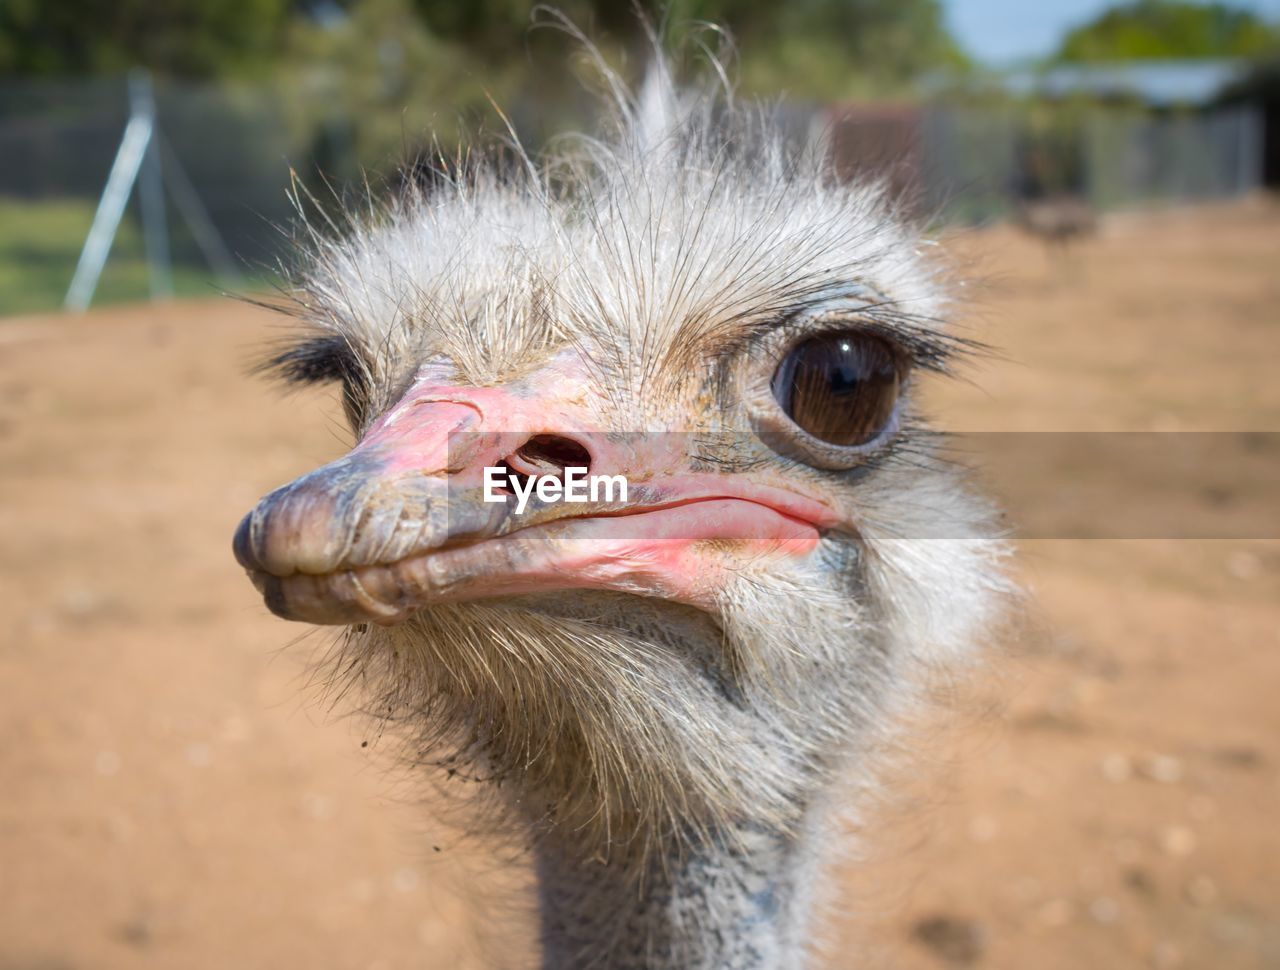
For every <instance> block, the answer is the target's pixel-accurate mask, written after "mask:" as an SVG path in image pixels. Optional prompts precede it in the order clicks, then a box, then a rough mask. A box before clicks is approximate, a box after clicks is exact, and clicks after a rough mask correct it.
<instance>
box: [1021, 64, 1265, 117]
mask: <svg viewBox="0 0 1280 970" xmlns="http://www.w3.org/2000/svg"><path fill="white" fill-rule="evenodd" d="M1247 67H1248V65H1247V63H1246V62H1245V61H1241V60H1227V59H1224V60H1195V61H1126V62H1122V63H1116V64H1088V65H1085V64H1080V65H1077V64H1071V65H1062V66H1059V67H1052V68H1048V69H1045V70H1039V71H1031V70H1027V71H1014V72H1012V73H1009V74H1005V75H1002V76H1001V77H999V78H998V79H997V81H996V83H997V84H999V85H1000V86H1001V87H1003V88H1004V89H1005V90H1006V91H1009V92H1010V93H1012V94H1021V95H1026V94H1041V95H1048V96H1050V97H1062V96H1065V95H1069V94H1093V95H1098V96H1102V97H1106V96H1115V95H1130V96H1134V97H1138V98H1141V99H1142V100H1143V101H1146V102H1147V103H1149V104H1153V105H1161V106H1164V105H1172V104H1205V103H1206V102H1209V101H1212V100H1213V99H1214V98H1215V97H1217V96H1218V95H1219V94H1221V93H1222V91H1223V89H1225V88H1226V87H1227V86H1228V85H1229V84H1231V83H1232V82H1233V81H1236V80H1239V79H1240V78H1241V77H1242V76H1243V75H1244V73H1245V71H1246V70H1247Z"/></svg>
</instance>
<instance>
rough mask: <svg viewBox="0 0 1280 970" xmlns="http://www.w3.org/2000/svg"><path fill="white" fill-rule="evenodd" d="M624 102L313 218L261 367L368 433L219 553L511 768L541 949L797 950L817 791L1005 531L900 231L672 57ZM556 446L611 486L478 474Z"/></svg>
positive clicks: (983, 587)
mask: <svg viewBox="0 0 1280 970" xmlns="http://www.w3.org/2000/svg"><path fill="white" fill-rule="evenodd" d="M616 100H617V104H616V115H615V121H616V124H615V125H614V126H613V127H611V129H610V132H609V135H608V137H605V138H600V139H591V140H587V139H584V140H582V141H580V142H577V143H575V146H576V147H573V148H572V150H566V151H563V152H561V153H560V154H559V155H558V156H556V157H554V158H552V159H550V160H549V161H547V162H546V163H544V164H542V165H535V164H533V163H532V162H531V161H529V160H528V159H527V158H526V157H524V156H523V155H521V156H520V158H521V161H522V166H523V167H521V168H519V169H518V170H517V171H515V172H513V171H511V170H510V169H509V168H506V169H503V168H502V167H500V166H495V165H489V164H485V163H483V162H480V163H475V164H472V165H469V166H466V167H465V168H466V171H463V172H460V173H457V174H456V177H452V178H451V179H450V180H449V181H448V183H447V184H446V185H445V186H444V187H440V186H437V187H435V188H434V189H433V190H431V191H430V192H425V191H424V192H416V191H410V192H408V193H406V194H403V195H401V196H400V197H399V198H398V199H396V200H395V201H393V202H392V203H390V204H389V205H388V206H386V207H383V208H379V209H377V210H376V211H374V212H372V213H369V214H367V215H366V216H364V217H362V218H360V219H356V220H353V222H354V225H353V226H352V227H351V230H350V231H349V232H348V233H346V234H344V235H342V236H341V237H334V236H328V235H321V234H318V233H317V234H315V235H314V237H313V240H312V245H311V250H312V253H311V259H310V262H309V264H308V265H309V268H308V269H306V270H305V272H304V274H303V275H302V277H301V278H300V280H299V289H298V292H299V295H298V297H297V304H296V307H295V312H297V313H298V315H299V316H301V317H303V318H304V319H305V321H306V323H307V332H306V333H305V334H304V335H303V336H302V337H301V338H300V339H299V340H298V342H297V343H296V344H293V345H291V346H290V347H289V348H287V349H286V350H284V352H282V353H280V354H279V356H277V357H276V358H275V360H274V362H273V363H274V366H275V368H276V369H277V370H278V371H279V373H280V374H281V375H283V376H284V377H285V378H287V379H289V380H291V381H301V382H311V381H329V380H333V381H337V382H340V383H341V386H342V391H343V400H344V403H345V409H346V412H347V416H348V418H349V420H350V423H351V426H352V430H353V432H354V435H355V439H356V445H355V448H354V450H352V451H351V452H350V453H349V454H347V455H346V456H345V457H343V458H340V459H338V460H337V461H334V462H332V463H331V464H328V465H325V466H324V467H321V468H319V469H317V470H315V471H312V472H311V473H309V474H307V475H304V476H303V477H302V478H300V479H298V480H297V481H295V482H293V483H292V484H289V485H286V486H284V487H282V488H280V489H277V490H276V491H274V492H272V493H271V494H269V495H268V496H266V497H265V498H264V499H263V500H262V501H261V502H260V503H259V504H258V505H257V507H256V508H254V509H253V510H252V511H251V512H250V513H249V515H247V516H246V517H245V519H244V521H243V522H242V524H241V526H240V528H239V530H238V532H237V534H236V538H235V551H236V555H237V557H238V559H239V561H240V562H241V564H242V565H243V566H244V567H245V568H246V570H247V571H248V572H249V574H250V576H251V578H252V579H253V581H254V583H255V584H256V585H257V587H258V589H259V590H260V591H261V592H262V593H263V595H264V597H265V599H266V603H267V605H268V606H269V607H270V609H271V610H272V611H273V612H275V613H276V614H278V615H279V616H282V617H284V618H286V619H292V620H300V621H304V622H310V623H321V624H335V625H340V626H345V627H346V633H345V638H344V640H343V641H342V644H343V646H342V649H343V664H344V669H347V670H348V671H354V672H355V673H354V674H353V676H356V677H358V679H359V680H360V682H361V684H362V685H364V687H365V688H366V689H368V690H372V691H374V692H375V694H376V702H375V706H376V708H377V710H378V711H380V712H382V713H384V714H386V715H388V716H395V717H399V718H401V719H402V721H403V723H404V724H406V725H408V730H410V731H411V732H412V741H413V744H414V746H415V752H416V753H417V754H418V755H420V760H422V761H423V762H429V763H431V764H433V765H435V766H436V767H438V768H441V769H443V771H444V772H445V773H446V775H447V776H448V777H449V778H451V779H453V780H454V781H455V782H458V783H461V782H462V781H464V780H473V781H474V780H477V779H482V780H484V781H486V782H489V783H490V784H488V785H474V786H472V787H474V788H486V789H487V790H488V791H489V792H490V795H491V798H490V801H491V802H496V803H497V805H498V807H499V809H500V811H501V812H502V813H503V814H504V815H505V816H506V817H508V818H509V819H511V820H512V821H513V822H514V823H515V825H516V826H518V828H519V829H520V831H521V832H522V833H524V834H525V836H526V837H527V839H528V844H529V845H531V847H532V852H533V856H534V859H535V866H536V870H537V873H538V876H539V884H540V894H541V903H542V912H543V938H544V949H545V952H546V958H545V959H546V960H547V965H548V966H579V965H583V966H585V965H600V966H610V967H631V966H635V967H641V966H644V967H659V966H660V967H668V966H669V967H694V966H708V967H709V966H722V965H723V966H775V965H777V966H794V965H796V961H797V960H798V959H799V953H800V952H801V950H802V949H803V946H804V939H805V935H806V931H805V929H804V914H805V913H806V912H807V910H808V907H809V902H810V896H811V887H812V884H813V879H812V878H811V877H812V875H813V872H812V870H813V867H814V864H815V862H816V860H817V858H818V856H819V854H820V851H819V847H818V838H819V836H820V833H821V832H822V831H824V828H825V826H826V825H827V824H828V821H829V819H830V816H831V814H832V812H831V810H832V808H833V807H841V806H843V801H844V800H843V799H842V798H839V797H836V795H834V794H833V793H835V792H839V791H841V790H843V786H844V785H846V784H847V783H855V784H856V783H857V782H859V781H860V780H862V779H863V778H864V777H865V774H866V759H865V755H866V753H867V752H868V751H869V750H870V749H871V747H872V746H873V745H874V744H875V743H876V742H877V741H878V740H879V739H880V738H881V736H882V735H883V734H884V733H885V731H886V729H887V727H888V725H889V724H890V723H891V721H892V719H893V717H894V716H895V714H896V713H898V712H899V711H900V710H901V708H902V707H903V706H904V702H906V701H908V700H909V699H910V698H911V697H912V695H913V693H914V688H915V685H918V684H919V683H920V682H921V679H922V676H921V675H922V673H923V672H924V671H926V670H927V669H928V668H930V667H931V666H934V665H937V664H941V663H946V662H949V661H952V660H954V659H956V658H959V657H961V656H964V655H965V654H966V652H967V650H968V648H969V645H970V644H971V643H972V642H973V641H974V640H975V637H976V636H977V635H978V634H979V633H980V632H981V631H982V630H983V628H984V627H985V626H986V625H987V624H988V622H989V621H990V620H991V619H992V616H993V611H994V610H995V608H996V604H997V602H998V599H999V596H998V592H999V589H1000V585H1001V583H1000V579H999V563H998V560H999V559H1000V556H1001V552H1002V547H1001V545H1000V542H999V541H998V540H997V539H996V538H995V531H996V530H995V526H994V524H993V523H994V520H993V517H992V515H991V514H990V512H989V511H988V510H987V508H986V506H985V505H984V504H983V503H982V502H980V501H978V500H976V499H974V498H971V497H970V496H969V495H968V493H967V492H966V490H965V489H964V487H963V485H962V482H961V479H960V477H959V475H958V474H957V472H956V471H955V470H954V469H953V468H952V467H950V466H949V465H948V464H947V463H946V462H944V461H942V460H940V459H939V458H937V457H935V456H934V455H933V454H932V452H931V448H930V445H929V443H928V440H927V437H926V436H925V433H924V430H923V424H922V418H921V416H920V415H919V414H918V413H917V408H916V406H915V405H914V403H913V396H914V394H915V391H916V388H917V385H918V382H919V381H920V380H921V378H922V377H923V376H924V375H925V374H926V372H943V371H945V370H946V366H947V363H948V361H949V360H950V359H951V358H952V357H953V355H954V354H955V352H956V351H957V350H958V349H959V343H958V341H957V340H956V339H955V338H954V337H952V336H948V334H947V331H946V327H945V326H944V324H943V322H942V321H943V319H944V317H945V304H944V302H943V297H942V295H941V292H940V286H939V282H938V280H939V277H938V272H937V270H936V268H935V267H934V266H932V265H931V264H930V263H929V262H928V261H927V260H926V258H925V257H924V256H923V255H922V251H921V250H922V246H921V241H920V239H919V237H918V235H917V234H916V232H915V231H914V230H913V229H912V228H911V227H910V226H908V225H907V224H905V223H904V221H903V220H901V219H900V218H898V216H897V214H896V213H895V212H894V210H893V208H892V207H891V206H890V205H889V204H888V203H887V202H886V201H885V200H884V199H883V198H882V196H881V194H880V193H879V192H878V191H877V190H876V189H874V188H871V187H866V186H850V185H846V184H836V183H834V182H833V181H832V180H831V179H830V177H829V176H828V174H827V172H826V171H825V170H824V166H823V164H822V158H821V154H820V153H818V152H812V151H805V150H801V149H797V150H794V151H793V150H791V149H789V148H788V146H787V145H786V144H785V142H784V140H783V139H782V138H781V137H780V136H779V135H778V134H776V133H775V132H774V131H773V130H772V129H771V127H770V125H769V123H768V122H767V120H765V119H764V117H763V116H762V115H760V114H752V113H750V112H742V111H731V110H729V109H728V108H725V107H723V106H721V107H713V106H712V100H711V99H710V98H705V97H698V98H689V97H687V96H682V95H680V94H678V93H677V92H676V91H675V90H674V88H673V87H672V84H671V82H670V80H669V78H668V77H667V75H666V74H665V73H663V72H662V71H661V70H659V71H657V72H656V73H655V74H654V75H653V76H652V77H651V79H650V81H649V82H647V83H646V85H645V90H644V93H643V94H642V96H640V97H639V98H637V99H632V98H631V97H630V96H629V95H628V94H627V93H626V92H625V91H624V90H623V89H622V88H621V87H620V86H617V87H616ZM570 467H580V468H586V469H588V471H589V473H590V474H591V475H608V476H624V477H625V479H626V482H627V485H628V488H627V496H626V498H625V499H621V498H620V494H619V493H620V490H616V491H615V493H614V494H613V496H612V499H611V500H610V499H609V498H607V497H604V496H603V495H598V496H597V501H594V502H592V501H587V502H585V503H570V502H564V501H551V500H548V501H540V500H539V499H538V498H537V497H536V495H535V496H534V497H531V498H530V499H529V501H528V502H527V504H526V507H525V508H524V510H523V512H518V511H517V505H518V501H517V499H516V498H515V497H514V496H513V495H508V496H506V498H505V499H504V500H503V501H499V502H493V501H485V496H484V476H485V469H486V468H498V469H501V476H502V479H503V481H504V482H505V483H506V486H507V491H516V490H519V489H520V488H521V487H522V486H527V484H528V482H529V480H530V479H539V478H541V479H545V478H547V477H548V476H551V477H554V476H560V475H562V474H563V473H564V470H565V469H566V468H570ZM492 497H493V496H492V495H490V498H492ZM499 497H501V496H499Z"/></svg>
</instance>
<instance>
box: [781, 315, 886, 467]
mask: <svg viewBox="0 0 1280 970" xmlns="http://www.w3.org/2000/svg"><path fill="white" fill-rule="evenodd" d="M900 383H901V367H900V361H899V357H898V355H897V354H896V353H895V352H894V349H893V347H892V345H891V344H889V342H888V341H886V340H882V339H880V338H879V337H874V336H871V335H869V334H865V333H856V332H846V333H833V334H825V335H823V336H821V337H814V338H813V339H811V340H806V341H805V342H804V343H801V344H798V345H797V346H795V347H793V348H792V350H791V352H790V353H789V354H787V356H786V358H784V359H783V361H782V364H781V365H780V366H779V367H778V370H777V373H775V374H774V375H773V396H774V398H776V399H777V402H778V404H779V405H781V407H782V410H783V411H784V412H786V415H787V417H789V418H790V419H791V420H792V421H794V422H795V423H796V424H797V425H799V426H800V427H801V428H803V429H804V430H805V431H807V432H808V433H809V434H811V435H813V436H814V437H815V438H818V439H820V440H822V441H825V442H828V443H829V444H833V445H846V446H851V445H864V444H866V443H867V442H869V441H872V440H874V439H875V437H876V436H877V435H879V434H880V433H881V432H882V431H884V430H885V428H886V427H888V425H889V422H890V420H891V419H892V418H893V407H894V404H895V403H896V402H897V400H898V388H899V385H900Z"/></svg>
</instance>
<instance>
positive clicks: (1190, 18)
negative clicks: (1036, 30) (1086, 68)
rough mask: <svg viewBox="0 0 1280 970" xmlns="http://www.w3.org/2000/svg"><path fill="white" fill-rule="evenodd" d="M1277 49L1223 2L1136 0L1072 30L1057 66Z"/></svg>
mask: <svg viewBox="0 0 1280 970" xmlns="http://www.w3.org/2000/svg"><path fill="white" fill-rule="evenodd" d="M1277 47H1280V31H1278V30H1277V28H1276V27H1275V26H1274V25H1270V24H1268V23H1266V22H1265V21H1264V20H1262V19H1261V18H1259V17H1258V16H1257V15H1256V14H1254V13H1252V12H1251V11H1248V10H1244V9H1241V8H1239V7H1233V6H1230V5H1228V4H1225V3H1193V2H1188V0H1137V2H1135V3H1129V4H1125V5H1123V6H1117V7H1112V8H1111V9H1110V10H1107V11H1106V12H1104V13H1103V14H1101V15H1100V16H1098V17H1096V18H1094V19H1093V20H1091V21H1089V22H1088V23H1086V24H1083V25H1081V26H1079V27H1077V28H1076V29H1074V30H1072V31H1071V32H1070V33H1068V34H1067V36H1066V37H1065V38H1064V39H1063V41H1062V46H1061V47H1060V48H1059V50H1058V53H1057V55H1056V59H1057V60H1060V61H1094V62H1098V61H1123V60H1133V59H1143V58H1199V57H1255V56H1258V55H1262V54H1265V53H1267V52H1268V51H1271V50H1275V49H1277Z"/></svg>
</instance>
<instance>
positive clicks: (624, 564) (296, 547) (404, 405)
mask: <svg viewBox="0 0 1280 970" xmlns="http://www.w3.org/2000/svg"><path fill="white" fill-rule="evenodd" d="M585 377H586V375H585V373H584V372H583V369H582V368H581V365H580V364H577V363H576V362H575V361H574V360H572V359H566V358H565V357H560V358H557V359H556V360H555V361H553V362H552V363H551V364H549V365H548V367H547V368H544V369H543V370H542V371H540V372H539V373H537V374H534V375H531V376H529V377H527V378H525V379H524V380H522V381H519V382H515V383H513V384H512V385H509V386H507V387H503V388H491V387H483V388H481V387H459V386H456V385H451V384H445V383H442V382H441V375H440V374H439V373H433V374H429V375H427V376H425V377H423V379H422V380H420V381H419V382H418V383H417V384H415V385H414V386H413V387H412V388H410V390H409V391H408V392H407V393H406V394H405V395H404V397H403V398H402V399H401V401H400V402H399V403H398V404H397V405H395V406H394V407H393V408H391V409H390V410H389V411H388V412H387V413H385V414H384V415H382V416H381V417H380V418H379V419H378V420H377V421H376V422H374V424H373V425H371V426H370V428H369V429H368V431H367V432H366V433H365V435H364V437H363V438H362V439H361V441H360V443H359V444H358V445H357V446H356V448H355V449H354V450H352V451H351V452H350V453H349V454H348V455H346V456H345V457H343V458H341V459H339V460H338V461H335V462H333V463H331V464H329V465H326V466H324V467H322V468H319V469H317V470H316V471H314V472H311V473H310V474H308V475H304V476H303V477H302V478H300V479H298V480H297V481H296V482H293V483H292V484H290V485H287V486H284V487H283V488H280V489H277V490H276V491H275V492H272V493H271V494H270V495H268V496H266V497H265V498H264V499H263V500H262V501H261V502H260V503H259V504H258V506H257V507H256V508H255V509H254V510H253V511H252V512H250V513H249V515H247V516H246V517H245V519H244V520H243V521H242V522H241V524H240V527H239V529H238V530H237V532H236V539H235V550H236V557H237V558H238V559H239V561H240V562H241V564H242V565H243V566H244V567H245V568H246V570H247V571H248V572H249V574H250V577H251V578H252V579H253V581H254V584H255V585H256V586H257V587H258V589H259V590H260V591H261V592H262V593H263V595H264V597H265V599H266V601H267V605H268V606H269V607H270V608H271V610H272V611H273V612H275V613H277V614H278V615H280V616H283V617H285V618H287V619H296V620H303V621H307V622H312V623H336V624H347V623H357V622H362V621H373V622H377V623H387V624H390V623H396V622H399V621H401V620H403V619H404V618H406V617H407V616H409V615H410V614H411V613H412V612H413V611H414V610H416V609H419V608H421V607H424V606H429V605H431V604H433V603H448V602H459V601H464V600H474V599H482V598H486V597H493V596H510V595H518V594H527V593H546V592H554V591H560V590H572V589H610V590H619V591H623V592H628V593H635V594H640V595H647V596H657V597H662V598H664V599H670V600H675V601H677V602H681V603H687V604H691V605H694V606H698V607H700V608H703V609H710V608H712V607H713V606H714V604H715V602H716V597H717V594H718V591H719V590H720V589H721V588H722V586H723V584H724V582H725V581H726V578H727V576H726V573H727V571H729V570H731V569H734V568H740V567H741V566H742V565H743V564H744V562H746V561H748V560H752V561H755V560H759V559H760V558H763V557H774V556H785V557H793V556H804V555H807V554H809V553H810V552H812V551H813V549H814V548H815V546H816V545H817V544H818V541H819V537H820V530H822V529H824V528H830V527H832V526H834V525H835V524H836V517H835V515H834V513H833V512H832V510H831V509H830V507H829V506H827V505H826V504H825V503H823V502H822V501H820V500H819V499H818V498H816V497H814V496H807V495H804V494H801V493H799V492H796V491H795V490H794V489H793V488H788V487H782V486H781V485H779V484H771V483H769V482H767V481H765V480H763V479H762V478H761V477H760V476H759V475H754V476H753V474H752V473H751V472H731V473H718V472H703V471H697V470H694V469H693V467H692V465H693V463H692V461H691V457H690V455H689V453H688V448H687V442H688V440H689V437H690V436H688V435H684V434H678V433H676V434H672V433H652V434H626V435H616V434H606V433H605V432H603V431H602V430H599V429H598V428H593V427H592V424H593V422H592V421H591V418H590V411H589V408H588V407H587V406H586V405H587V402H586V393H587V392H586V390H585V388H587V387H588V386H589V385H588V383H587V381H586V380H585ZM535 388H537V389H538V390H537V391H536V392H535V391H534V390H533V389H535ZM567 429H572V430H567ZM534 435H540V436H555V437H556V438H558V439H560V440H562V441H563V440H564V439H568V441H570V442H572V443H573V445H574V446H577V448H578V449H583V450H585V452H586V453H588V454H589V471H590V473H591V474H592V475H611V476H613V475H622V476H625V477H626V479H627V482H628V492H629V494H628V499H627V501H625V502H613V503H610V504H607V505H606V504H603V503H594V504H586V505H583V504H574V503H540V502H537V501H536V499H535V500H533V501H531V502H530V503H529V506H528V508H527V509H526V512H525V513H524V514H523V515H517V514H516V513H515V505H516V501H515V498H514V497H510V496H509V497H508V498H507V501H506V502H505V503H497V504H495V503H486V502H483V501H482V494H483V480H484V469H485V467H486V466H490V467H492V466H498V465H501V464H503V463H504V462H507V463H508V465H509V466H510V467H512V468H514V469H516V470H523V468H522V461H521V458H520V451H521V448H522V447H524V446H525V445H526V444H527V443H528V442H529V440H530V438H532V437H533V436H534Z"/></svg>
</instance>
